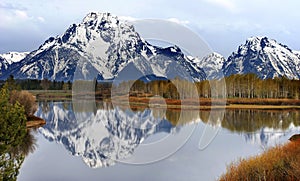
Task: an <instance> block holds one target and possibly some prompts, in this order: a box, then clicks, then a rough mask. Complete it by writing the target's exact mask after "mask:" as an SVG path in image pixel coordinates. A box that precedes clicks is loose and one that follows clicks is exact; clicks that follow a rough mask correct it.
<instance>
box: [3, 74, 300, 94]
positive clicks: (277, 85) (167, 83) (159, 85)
mask: <svg viewBox="0 0 300 181" xmlns="http://www.w3.org/2000/svg"><path fill="white" fill-rule="evenodd" d="M11 80H13V77H10V78H9V79H8V80H7V81H8V82H9V81H11ZM84 82H85V81H83V80H76V81H74V82H70V81H69V82H63V81H50V80H47V79H44V80H34V79H25V80H16V83H17V85H18V86H19V89H23V90H71V89H72V86H73V84H74V85H75V87H76V88H79V87H81V89H82V87H84V85H85V83H84ZM86 82H89V83H88V84H89V86H91V85H90V83H93V85H95V92H96V96H98V97H109V96H111V94H113V95H117V96H118V95H125V94H129V95H130V96H136V97H144V96H161V97H164V98H168V99H186V98H221V97H227V98H262V99H263V98H275V99H277V98H288V99H299V97H300V80H290V79H287V78H286V77H280V78H274V79H265V80H263V79H260V78H259V77H258V76H256V75H255V74H244V75H239V74H236V75H231V76H228V77H225V78H223V79H221V80H209V81H208V80H204V81H200V82H190V81H188V80H183V79H180V78H178V77H176V78H174V79H173V80H154V81H150V82H145V81H142V80H132V81H123V82H120V83H118V84H115V83H112V82H99V81H96V80H93V81H86ZM222 82H223V83H224V84H225V86H220V85H221V83H222ZM0 83H1V82H0ZM79 85H80V86H79ZM225 88H226V89H225ZM221 89H225V90H221ZM83 90H84V88H83Z"/></svg>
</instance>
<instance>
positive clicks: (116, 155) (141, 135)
mask: <svg viewBox="0 0 300 181" xmlns="http://www.w3.org/2000/svg"><path fill="white" fill-rule="evenodd" d="M165 111H166V112H165ZM209 114H210V112H208V111H201V112H200V113H199V112H198V111H182V112H180V111H178V110H160V109H144V110H136V111H132V110H131V109H128V108H122V107H113V106H112V105H111V103H107V102H101V103H98V104H96V105H93V104H89V103H88V102H86V103H85V102H40V103H39V109H38V111H37V113H36V115H37V116H39V117H41V118H43V119H45V120H46V121H47V124H46V125H45V126H44V127H43V128H40V129H39V130H40V132H41V133H42V134H43V136H44V137H45V138H46V139H47V140H49V141H55V142H57V143H60V144H62V145H64V147H65V148H66V149H67V150H68V151H69V152H70V153H71V154H72V155H75V156H80V157H82V159H83V160H84V162H85V163H86V164H87V165H88V166H89V167H92V168H97V167H108V166H112V165H114V164H115V162H116V160H120V159H126V158H128V157H131V156H132V155H133V154H134V151H135V150H136V149H137V147H138V146H139V145H140V144H141V143H142V142H143V141H144V140H146V139H147V138H149V137H150V136H151V135H157V134H162V135H164V134H171V135H174V134H178V132H180V130H181V129H183V127H185V125H190V124H197V123H198V122H200V121H202V122H203V123H207V122H208V120H209ZM212 114H213V115H218V114H217V113H216V114H214V112H213V113H212ZM199 116H200V119H199ZM179 117H180V119H179ZM299 118H300V112H299V111H258V110H226V112H225V116H224V119H223V120H222V122H221V124H220V123H218V122H214V121H213V120H212V121H209V124H215V125H212V126H222V128H225V129H227V130H228V131H230V132H237V133H239V134H241V135H243V136H244V137H245V140H246V141H249V142H253V143H258V144H261V145H262V146H267V145H268V143H269V141H270V140H272V139H278V137H281V136H284V135H285V134H286V132H289V130H293V129H294V128H295V127H296V126H299V125H300V122H299V120H300V119H299ZM211 119H214V117H213V116H212V117H211ZM216 120H217V119H216Z"/></svg>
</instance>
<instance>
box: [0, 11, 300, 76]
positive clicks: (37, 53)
mask: <svg viewBox="0 0 300 181" xmlns="http://www.w3.org/2000/svg"><path fill="white" fill-rule="evenodd" d="M0 68H1V69H0V79H2V80H5V79H7V77H8V76H9V75H14V77H15V78H18V79H49V80H56V81H73V80H76V79H85V80H86V79H87V80H90V79H94V78H97V79H98V80H112V79H115V78H116V77H118V76H119V75H122V76H121V77H122V79H134V78H136V77H151V78H155V77H160V78H161V77H163V78H167V79H172V78H175V77H181V78H184V79H188V80H194V81H200V80H204V79H219V78H222V77H223V76H229V75H232V74H247V73H254V74H256V75H257V76H258V77H260V78H262V79H267V78H274V77H282V76H285V77H287V78H289V79H300V52H298V51H294V50H291V49H290V48H289V47H288V46H286V45H283V44H280V43H278V42H276V41H275V40H272V39H269V38H267V37H251V38H249V39H247V40H246V42H245V43H244V44H242V45H240V46H239V47H238V48H237V50H236V51H235V52H233V53H232V54H231V55H230V56H229V57H228V58H227V59H225V58H224V57H223V56H222V55H220V54H218V53H215V52H214V53H212V54H209V55H207V56H205V57H203V58H195V57H191V56H186V55H185V54H184V53H183V51H181V49H180V47H178V46H176V45H174V46H170V47H165V48H162V47H158V46H154V45H151V44H150V43H148V42H147V41H145V40H144V39H143V38H142V37H140V35H139V33H138V32H136V31H135V28H134V26H133V25H131V24H130V23H129V22H127V21H125V20H122V19H119V18H118V17H117V16H114V15H112V14H110V13H89V14H88V15H86V17H84V19H83V20H82V22H81V23H79V24H72V25H71V26H70V27H69V28H68V29H67V30H66V31H65V33H63V34H62V35H60V36H56V37H50V38H49V39H47V40H46V41H45V42H44V43H43V44H42V45H41V46H40V47H39V48H38V49H37V50H34V51H32V52H26V53H18V52H11V53H8V54H3V55H0Z"/></svg>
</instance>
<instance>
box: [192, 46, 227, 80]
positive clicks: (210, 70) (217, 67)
mask: <svg viewBox="0 0 300 181" xmlns="http://www.w3.org/2000/svg"><path fill="white" fill-rule="evenodd" d="M191 59H192V60H193V61H194V62H195V63H196V64H197V66H198V67H200V68H202V69H203V70H204V72H205V74H206V76H207V79H208V80H211V79H220V78H222V77H224V75H223V70H222V67H223V64H224V62H225V58H224V57H223V56H222V55H220V54H218V53H216V52H213V53H211V54H209V55H207V56H205V57H203V58H202V59H197V58H193V57H191Z"/></svg>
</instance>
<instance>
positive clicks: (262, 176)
mask: <svg viewBox="0 0 300 181" xmlns="http://www.w3.org/2000/svg"><path fill="white" fill-rule="evenodd" d="M220 180H224V181H225V180H291V181H292V180H300V141H295V142H289V143H287V144H285V145H283V146H276V147H274V148H271V149H269V150H268V151H266V152H264V153H263V154H262V155H260V156H255V157H251V158H248V159H241V160H240V161H238V162H236V163H232V164H231V165H229V166H228V167H227V173H226V174H224V175H222V176H221V178H220Z"/></svg>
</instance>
